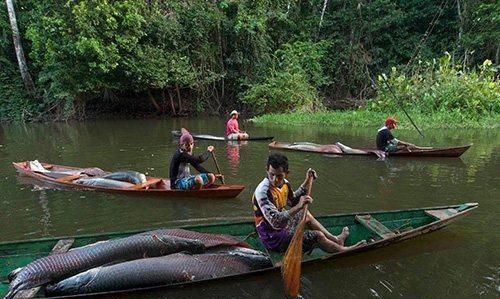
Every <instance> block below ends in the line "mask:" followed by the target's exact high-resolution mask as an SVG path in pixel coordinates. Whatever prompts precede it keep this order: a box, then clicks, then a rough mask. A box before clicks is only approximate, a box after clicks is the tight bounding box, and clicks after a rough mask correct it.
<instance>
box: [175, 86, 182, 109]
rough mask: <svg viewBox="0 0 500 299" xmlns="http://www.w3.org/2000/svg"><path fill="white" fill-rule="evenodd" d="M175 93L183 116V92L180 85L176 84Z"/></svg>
mask: <svg viewBox="0 0 500 299" xmlns="http://www.w3.org/2000/svg"><path fill="white" fill-rule="evenodd" d="M175 91H177V101H178V102H179V114H181V113H182V106H181V91H180V89H179V84H175Z"/></svg>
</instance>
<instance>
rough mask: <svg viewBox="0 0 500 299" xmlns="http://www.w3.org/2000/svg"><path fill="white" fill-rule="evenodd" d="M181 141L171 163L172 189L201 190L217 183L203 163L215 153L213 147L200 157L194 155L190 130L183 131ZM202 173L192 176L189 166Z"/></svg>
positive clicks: (208, 148) (209, 147)
mask: <svg viewBox="0 0 500 299" xmlns="http://www.w3.org/2000/svg"><path fill="white" fill-rule="evenodd" d="M181 133H182V135H181V138H180V139H179V149H177V150H176V151H175V153H174V155H173V157H172V160H171V161H170V188H171V189H181V190H191V189H201V188H202V187H204V186H209V185H211V184H213V183H214V182H215V175H214V174H213V173H210V172H208V171H207V170H206V169H205V168H203V166H201V163H203V162H205V161H206V160H208V158H209V157H210V154H211V153H212V152H213V151H214V147H213V146H211V145H210V146H208V147H207V151H206V152H204V153H203V154H201V155H199V156H194V155H193V148H194V139H193V136H191V134H189V132H188V130H186V129H184V128H182V129H181ZM190 164H191V166H193V167H194V168H195V169H196V170H198V171H199V172H200V174H198V175H191V172H190V169H189V165H190Z"/></svg>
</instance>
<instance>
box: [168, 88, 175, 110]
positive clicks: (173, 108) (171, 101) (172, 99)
mask: <svg viewBox="0 0 500 299" xmlns="http://www.w3.org/2000/svg"><path fill="white" fill-rule="evenodd" d="M167 91H168V97H169V98H170V107H172V114H173V115H174V116H176V115H177V112H175V105H174V97H173V96H172V92H170V89H169V90H167Z"/></svg>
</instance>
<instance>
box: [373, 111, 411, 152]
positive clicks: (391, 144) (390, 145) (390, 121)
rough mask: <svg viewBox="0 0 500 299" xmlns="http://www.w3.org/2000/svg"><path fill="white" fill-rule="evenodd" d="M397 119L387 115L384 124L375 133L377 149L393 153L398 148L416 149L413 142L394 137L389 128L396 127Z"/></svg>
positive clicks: (398, 149)
mask: <svg viewBox="0 0 500 299" xmlns="http://www.w3.org/2000/svg"><path fill="white" fill-rule="evenodd" d="M397 123H398V121H397V120H396V119H394V118H392V117H388V118H387V119H386V120H385V123H384V126H383V127H382V128H380V129H379V130H378V133H377V139H376V143H377V149H378V150H381V151H384V152H387V153H394V152H397V151H400V150H406V151H410V152H411V151H412V150H415V149H418V147H417V146H416V145H415V144H412V143H409V142H405V141H403V140H399V139H396V138H395V137H394V136H393V135H392V133H391V130H392V129H394V128H396V125H397Z"/></svg>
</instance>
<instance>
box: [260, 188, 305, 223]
mask: <svg viewBox="0 0 500 299" xmlns="http://www.w3.org/2000/svg"><path fill="white" fill-rule="evenodd" d="M262 193H263V194H256V201H257V205H258V206H259V208H260V210H261V211H262V215H263V216H264V218H265V219H266V220H267V222H269V224H271V226H272V227H273V228H274V229H282V228H285V227H286V225H287V223H288V219H290V217H291V216H293V215H295V214H296V213H297V212H294V214H290V213H289V211H287V210H285V209H283V210H282V211H281V212H280V211H278V209H277V208H276V206H275V205H274V204H273V203H272V202H271V201H270V200H269V198H268V195H267V193H265V192H262ZM292 209H293V208H292ZM290 211H291V210H290Z"/></svg>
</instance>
